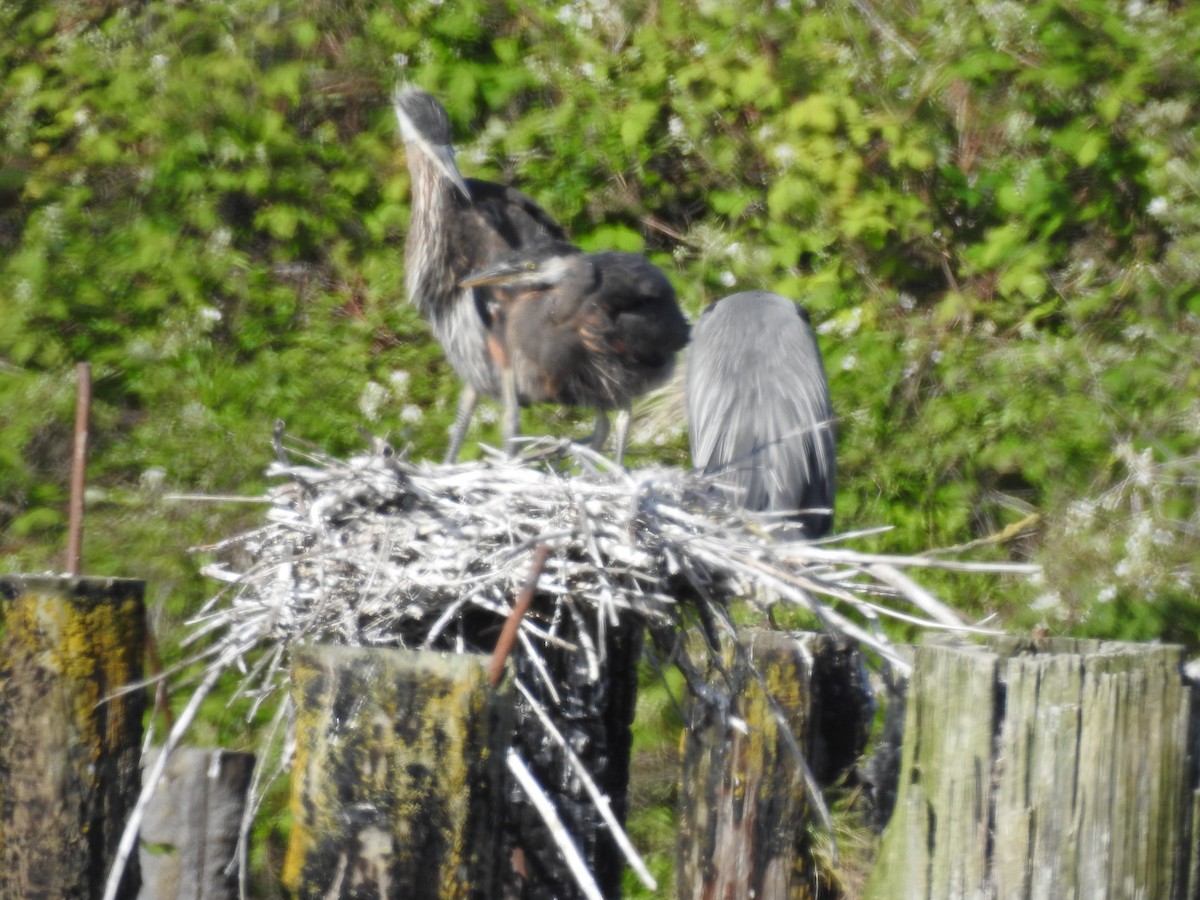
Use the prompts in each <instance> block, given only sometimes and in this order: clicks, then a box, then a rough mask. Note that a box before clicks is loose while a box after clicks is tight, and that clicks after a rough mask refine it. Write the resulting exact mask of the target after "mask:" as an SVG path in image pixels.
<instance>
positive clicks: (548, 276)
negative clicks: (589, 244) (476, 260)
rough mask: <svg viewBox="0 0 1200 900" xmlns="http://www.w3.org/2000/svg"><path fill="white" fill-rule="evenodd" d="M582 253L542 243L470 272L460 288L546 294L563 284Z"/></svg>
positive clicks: (562, 243)
mask: <svg viewBox="0 0 1200 900" xmlns="http://www.w3.org/2000/svg"><path fill="white" fill-rule="evenodd" d="M581 254H582V251H581V250H580V249H579V248H578V247H576V246H574V245H573V244H568V243H566V242H565V241H541V242H539V243H537V244H534V245H532V246H528V247H522V248H520V249H518V250H515V251H513V252H512V253H509V254H507V255H506V256H502V257H501V258H500V259H498V260H497V261H496V262H495V264H493V265H491V266H489V267H488V268H486V269H481V270H479V271H478V272H472V273H471V274H470V275H468V276H467V277H466V278H464V279H463V280H462V281H460V282H459V287H463V288H471V287H506V288H516V289H521V290H546V289H549V288H552V287H556V286H557V285H559V284H562V282H563V281H564V280H566V278H567V276H568V274H569V273H570V270H571V264H572V263H573V262H574V261H576V260H577V258H578V257H580V256H581Z"/></svg>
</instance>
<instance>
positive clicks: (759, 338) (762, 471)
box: [684, 291, 837, 538]
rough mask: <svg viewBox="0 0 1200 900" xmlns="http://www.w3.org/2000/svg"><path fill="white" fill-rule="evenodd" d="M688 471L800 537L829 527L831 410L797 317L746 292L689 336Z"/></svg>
mask: <svg viewBox="0 0 1200 900" xmlns="http://www.w3.org/2000/svg"><path fill="white" fill-rule="evenodd" d="M684 401H685V405H686V408H687V420H688V437H689V441H690V443H691V449H692V463H693V465H694V466H695V467H696V468H697V469H699V470H701V471H703V472H705V473H706V474H713V475H715V476H716V478H717V480H718V481H719V482H721V483H722V484H723V485H724V486H725V487H727V488H728V490H729V491H730V494H731V495H732V497H733V498H734V500H735V502H737V503H738V505H740V506H742V507H744V508H746V509H749V510H751V511H755V512H770V513H779V514H786V515H790V516H792V517H794V518H795V519H796V520H797V521H798V522H799V523H800V524H801V525H802V526H803V527H804V535H805V537H807V538H817V537H821V536H823V535H825V534H827V533H828V532H829V531H830V530H831V529H832V528H833V499H834V487H835V481H836V470H837V465H836V461H835V457H834V432H833V407H832V404H831V403H830V400H829V385H828V383H827V382H826V380H825V368H824V366H823V364H822V362H821V351H820V349H819V348H818V347H817V339H816V335H814V334H813V330H812V328H811V327H810V326H809V322H808V314H807V313H806V312H805V311H804V309H803V308H802V307H800V306H798V305H797V304H796V303H793V302H792V301H791V300H789V299H788V298H786V297H781V296H780V295H779V294H772V293H768V292H766V291H748V292H746V293H741V294H734V295H732V296H729V297H726V298H725V299H723V300H718V301H717V302H716V303H714V304H712V305H711V306H709V307H708V308H707V309H705V310H704V312H703V313H702V314H701V316H700V320H699V321H698V322H697V323H696V325H695V327H694V328H693V329H692V343H691V347H690V348H689V349H688V359H687V371H686V373H685V383H684Z"/></svg>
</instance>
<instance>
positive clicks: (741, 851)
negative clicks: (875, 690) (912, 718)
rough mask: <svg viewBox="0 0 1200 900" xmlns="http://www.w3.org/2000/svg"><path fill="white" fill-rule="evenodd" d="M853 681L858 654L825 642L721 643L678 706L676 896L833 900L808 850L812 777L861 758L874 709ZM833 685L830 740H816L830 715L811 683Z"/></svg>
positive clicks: (811, 638) (772, 638)
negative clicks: (684, 705)
mask: <svg viewBox="0 0 1200 900" xmlns="http://www.w3.org/2000/svg"><path fill="white" fill-rule="evenodd" d="M847 654H850V656H851V657H853V658H852V659H850V660H849V665H847ZM859 672H861V662H860V661H859V660H858V659H857V655H856V654H854V653H853V651H852V650H851V649H850V648H849V647H848V646H847V645H846V644H845V642H839V641H838V640H836V639H834V638H832V637H830V636H824V635H814V634H807V635H802V636H801V635H791V634H786V633H781V632H749V633H746V634H745V635H743V636H742V640H741V641H740V642H738V643H735V642H734V641H733V640H729V639H726V640H723V641H722V646H721V653H720V661H719V663H717V662H716V660H714V665H713V666H712V667H711V668H710V670H709V672H708V673H707V676H706V682H707V687H706V689H704V690H701V691H696V692H694V693H695V694H696V696H694V697H692V698H691V699H690V700H689V702H688V711H689V722H688V728H687V731H686V733H685V739H684V748H683V767H682V794H681V801H680V839H679V845H678V846H679V865H678V867H677V870H676V876H677V877H676V896H679V897H681V898H695V900H715V898H724V897H733V896H736V897H754V896H757V897H772V898H780V900H783V898H792V900H810V898H815V897H818V896H819V897H833V896H837V894H836V893H835V891H834V888H833V887H832V885H831V884H830V882H829V880H828V878H827V877H826V876H825V874H824V873H822V872H820V871H819V869H818V867H817V865H816V863H815V860H814V856H813V852H812V850H813V848H812V844H811V838H810V836H809V833H810V829H809V826H810V825H811V824H812V821H813V809H812V792H813V791H815V790H817V789H818V788H817V784H816V781H815V778H814V776H813V771H814V769H816V770H819V771H821V772H822V774H824V775H825V776H826V778H832V777H835V776H836V774H838V773H839V772H841V771H843V770H844V769H845V768H847V767H848V766H850V765H852V764H853V762H854V761H855V759H856V758H857V755H858V754H859V753H860V752H861V750H862V747H863V744H864V743H865V740H866V735H867V726H868V723H869V721H870V718H871V714H872V711H873V705H872V703H871V700H870V697H869V695H868V694H867V693H866V685H865V681H864V680H863V679H861V678H859V677H858V674H857V673H859ZM831 678H832V679H836V680H839V681H842V682H844V687H843V690H844V694H843V696H842V697H841V701H840V702H839V703H838V709H837V713H838V714H839V716H840V719H841V721H840V723H839V725H838V728H839V729H840V730H842V731H843V732H845V733H844V734H841V735H836V736H835V735H832V734H830V735H821V734H820V733H819V731H820V728H819V722H820V721H821V720H822V719H825V718H826V713H828V712H831V711H823V710H822V709H821V694H822V688H821V686H820V684H821V682H822V681H825V680H828V679H831ZM855 690H857V691H858V697H857V702H851V697H850V696H849V695H850V694H851V693H852V692H854V691H855ZM706 698H707V699H706ZM724 698H727V699H728V705H725V704H724V702H723V699H724ZM714 699H715V701H716V702H714ZM829 747H836V748H837V749H836V751H835V752H834V753H832V754H830V753H828V752H827V751H828V748H829Z"/></svg>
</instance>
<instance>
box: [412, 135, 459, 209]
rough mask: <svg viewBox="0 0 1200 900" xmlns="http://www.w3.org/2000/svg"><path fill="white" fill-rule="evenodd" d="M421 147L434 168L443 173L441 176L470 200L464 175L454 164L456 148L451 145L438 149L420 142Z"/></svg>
mask: <svg viewBox="0 0 1200 900" xmlns="http://www.w3.org/2000/svg"><path fill="white" fill-rule="evenodd" d="M419 146H420V148H421V149H422V150H423V151H424V152H425V155H426V156H428V157H429V159H430V160H431V161H432V162H433V167H434V168H435V169H437V170H438V172H439V173H441V176H442V177H443V178H445V179H446V180H447V181H449V182H450V183H451V184H453V185H454V186H455V187H456V188H458V190H459V193H461V194H462V195H463V196H464V197H466V198H467V199H468V200H470V199H471V192H470V191H469V190H467V183H466V182H465V181H464V180H463V177H462V175H461V174H460V173H459V171H458V166H457V165H456V164H455V162H454V148H453V147H451V146H450V145H449V144H445V145H443V146H440V147H438V146H434V145H433V144H429V143H426V142H425V141H420V142H419Z"/></svg>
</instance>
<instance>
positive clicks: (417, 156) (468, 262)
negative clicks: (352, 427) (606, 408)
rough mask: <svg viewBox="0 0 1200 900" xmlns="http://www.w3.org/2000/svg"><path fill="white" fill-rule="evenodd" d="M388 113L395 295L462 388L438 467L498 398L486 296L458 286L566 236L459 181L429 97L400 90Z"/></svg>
mask: <svg viewBox="0 0 1200 900" xmlns="http://www.w3.org/2000/svg"><path fill="white" fill-rule="evenodd" d="M393 106H394V108H395V112H396V119H397V121H398V123H399V126H400V134H401V136H402V137H403V139H404V144H405V147H406V149H407V156H408V171H409V176H410V179H411V181H412V214H411V216H410V219H409V226H408V236H407V238H406V240H405V244H404V281H405V287H406V289H407V291H408V298H409V300H410V302H411V303H412V304H413V305H414V306H415V307H416V308H417V309H418V311H420V313H421V315H422V316H424V317H425V319H426V320H427V321H428V322H429V324H430V326H431V328H432V329H433V334H434V337H436V338H437V341H438V343H439V344H441V346H442V349H443V351H444V352H445V354H446V358H447V359H448V360H449V362H450V365H451V366H452V367H453V368H454V371H455V372H457V373H458V376H459V378H461V379H462V381H463V389H462V394H461V395H460V397H459V404H458V413H457V415H456V417H455V421H454V426H453V428H452V429H451V433H450V444H449V447H448V448H447V451H446V461H447V462H453V461H454V460H455V459H457V458H458V453H459V450H460V449H461V447H462V442H463V439H464V437H465V436H466V431H467V427H468V426H469V425H470V420H471V414H472V413H473V412H474V409H475V405H476V403H477V402H478V400H479V397H480V396H481V395H483V396H490V397H499V395H500V389H501V383H500V374H499V371H498V370H497V367H496V364H495V362H494V360H493V357H492V354H491V353H490V352H489V350H488V345H487V327H486V325H485V322H484V316H483V314H482V313H481V309H482V308H483V305H484V304H485V303H486V302H487V300H486V297H484V296H477V295H476V292H475V291H474V290H473V289H472V288H469V287H468V288H464V287H462V286H461V284H460V283H461V282H462V280H463V279H464V278H466V277H467V276H468V275H469V274H471V273H473V272H477V271H479V270H480V269H484V268H486V267H488V266H490V265H492V264H494V263H495V262H496V261H497V260H498V259H499V258H500V257H502V256H503V255H505V254H507V253H509V252H511V251H513V250H514V249H518V248H521V247H526V246H529V245H531V244H534V243H537V242H540V241H546V240H565V239H566V234H565V233H564V231H563V229H562V227H561V226H559V224H558V223H557V222H555V221H554V220H553V219H552V218H551V217H550V216H549V214H547V213H546V211H545V210H543V209H542V208H541V207H540V206H538V205H537V203H535V202H534V201H533V200H531V199H530V198H529V197H527V196H526V195H525V194H522V193H521V192H520V191H518V190H515V189H514V188H511V187H508V186H506V185H502V184H495V183H493V182H490V181H480V180H478V179H475V178H463V176H462V174H461V173H460V172H459V170H458V166H457V164H456V163H455V159H454V147H453V144H452V142H451V135H450V118H449V116H447V114H446V110H445V109H444V108H443V107H442V105H441V104H440V103H439V102H438V101H437V100H436V99H435V98H434V97H433V96H432V95H431V94H429V93H427V92H426V91H423V90H420V89H418V88H415V87H404V88H401V89H400V90H398V91H397V92H396V94H395V96H394V97H393Z"/></svg>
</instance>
